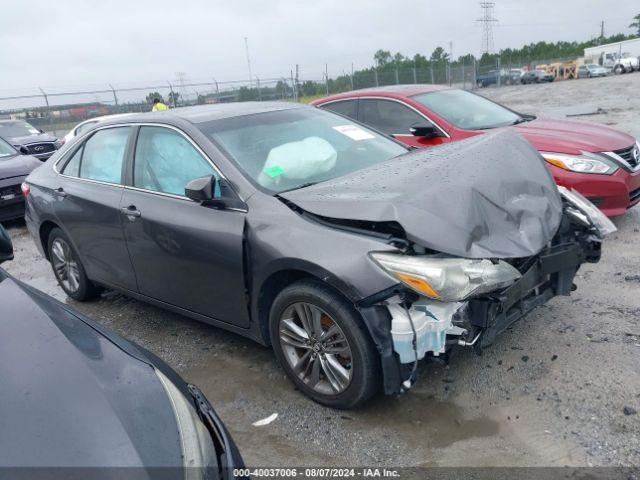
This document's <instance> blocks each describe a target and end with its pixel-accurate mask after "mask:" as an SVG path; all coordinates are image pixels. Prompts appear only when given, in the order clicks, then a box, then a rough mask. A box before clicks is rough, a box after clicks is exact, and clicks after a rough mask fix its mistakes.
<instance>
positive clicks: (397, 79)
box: [396, 68, 400, 85]
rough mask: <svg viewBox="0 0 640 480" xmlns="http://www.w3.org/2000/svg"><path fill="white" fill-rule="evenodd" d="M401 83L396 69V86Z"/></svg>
mask: <svg viewBox="0 0 640 480" xmlns="http://www.w3.org/2000/svg"><path fill="white" fill-rule="evenodd" d="M399 83H400V77H399V76H398V69H397V68H396V85H398V84H399Z"/></svg>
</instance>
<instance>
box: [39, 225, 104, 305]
mask: <svg viewBox="0 0 640 480" xmlns="http://www.w3.org/2000/svg"><path fill="white" fill-rule="evenodd" d="M47 247H48V251H49V261H50V263H51V268H53V274H54V275H55V277H56V280H58V284H59V285H60V286H61V287H62V289H63V290H64V291H65V293H66V294H67V295H68V296H70V297H71V298H73V299H74V300H78V301H84V300H89V299H91V298H94V297H96V296H97V295H98V294H99V293H100V288H99V287H97V286H96V285H95V284H93V283H92V282H91V280H89V278H88V277H87V274H86V272H85V270H84V266H83V265H82V262H80V257H79V256H78V254H77V252H76V251H75V249H74V248H73V246H72V245H71V242H70V241H69V238H68V237H67V236H66V235H65V233H64V232H63V231H62V230H60V229H59V228H54V229H53V230H51V233H50V234H49V242H48V245H47Z"/></svg>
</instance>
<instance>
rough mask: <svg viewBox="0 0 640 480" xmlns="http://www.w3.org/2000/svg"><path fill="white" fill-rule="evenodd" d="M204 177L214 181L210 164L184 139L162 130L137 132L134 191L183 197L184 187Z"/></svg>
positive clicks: (142, 129)
mask: <svg viewBox="0 0 640 480" xmlns="http://www.w3.org/2000/svg"><path fill="white" fill-rule="evenodd" d="M208 175H214V176H215V177H216V178H218V175H217V173H216V171H215V169H214V168H213V166H212V165H211V163H209V162H208V161H207V159H206V158H204V157H203V156H202V155H201V154H200V152H198V150H197V149H196V148H195V147H194V146H193V145H192V144H191V143H190V142H189V141H188V140H187V139H186V138H185V137H184V135H181V134H180V133H178V132H176V131H174V130H171V129H169V128H164V127H141V128H140V133H139V134H138V142H137V144H136V153H135V161H134V167H133V184H134V186H135V187H138V188H144V189H145V190H152V191H155V192H162V193H170V194H173V195H182V196H184V187H185V186H186V185H187V183H189V182H190V181H191V180H194V179H196V178H200V177H205V176H208ZM215 194H216V195H219V193H218V192H215Z"/></svg>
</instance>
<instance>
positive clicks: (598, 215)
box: [558, 186, 618, 237]
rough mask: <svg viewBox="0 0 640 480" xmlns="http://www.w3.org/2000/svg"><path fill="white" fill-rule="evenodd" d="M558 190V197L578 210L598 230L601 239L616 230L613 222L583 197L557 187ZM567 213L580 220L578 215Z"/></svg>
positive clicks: (573, 191)
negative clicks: (560, 196)
mask: <svg viewBox="0 0 640 480" xmlns="http://www.w3.org/2000/svg"><path fill="white" fill-rule="evenodd" d="M558 190H560V195H562V197H563V198H564V199H565V200H566V201H567V202H569V203H570V204H571V206H572V207H574V208H576V209H578V211H579V213H582V214H583V215H584V216H586V217H587V218H588V219H589V221H590V222H591V224H592V225H593V226H594V227H596V230H598V233H599V234H600V236H601V237H604V236H605V235H609V234H610V233H613V232H615V231H616V230H618V229H617V228H616V226H615V225H614V224H613V222H612V221H611V220H609V219H608V218H607V216H606V215H605V214H604V213H602V212H601V211H600V209H598V207H596V206H595V205H594V204H593V203H591V202H590V201H589V200H587V199H586V198H585V197H583V196H582V195H581V194H580V193H578V192H576V191H575V190H569V189H568V188H565V187H561V186H558ZM568 213H569V214H570V215H572V216H574V217H575V218H577V219H578V220H582V219H581V218H580V217H579V216H578V215H576V214H575V213H572V212H571V210H568Z"/></svg>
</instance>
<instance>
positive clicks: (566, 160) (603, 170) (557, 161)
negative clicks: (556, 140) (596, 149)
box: [541, 152, 618, 175]
mask: <svg viewBox="0 0 640 480" xmlns="http://www.w3.org/2000/svg"><path fill="white" fill-rule="evenodd" d="M541 155H542V157H543V158H544V159H545V160H546V161H547V162H548V163H550V164H551V165H555V166H556V167H559V168H562V169H563V170H570V171H572V172H578V173H599V174H603V175H611V174H612V173H614V172H615V171H616V170H618V166H617V165H616V164H614V163H613V162H609V161H608V160H606V159H605V158H602V157H596V156H595V155H593V156H592V155H591V154H589V153H583V154H582V155H567V154H564V153H550V152H542V153H541Z"/></svg>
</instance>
